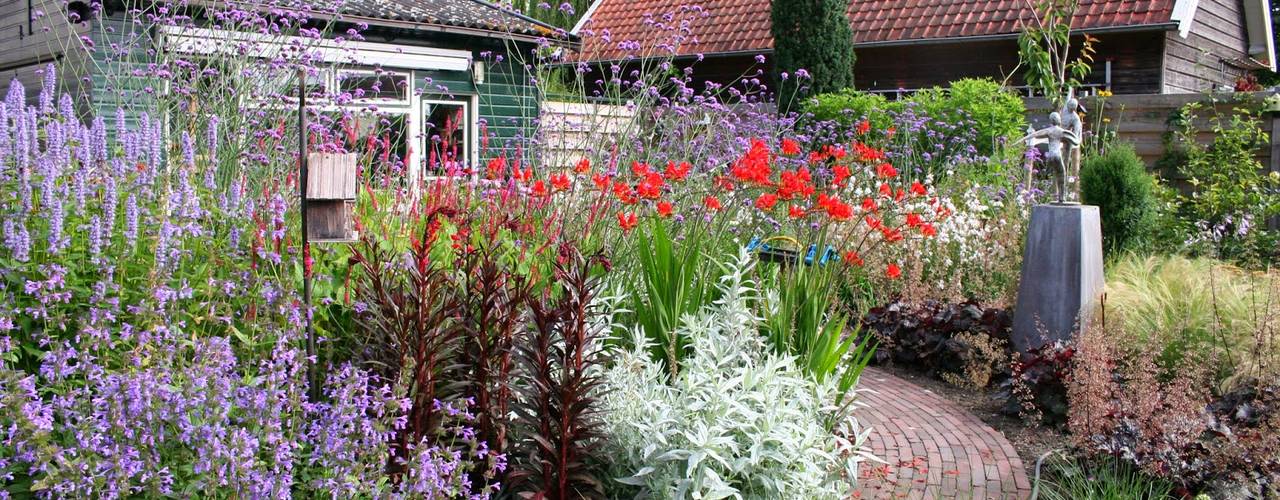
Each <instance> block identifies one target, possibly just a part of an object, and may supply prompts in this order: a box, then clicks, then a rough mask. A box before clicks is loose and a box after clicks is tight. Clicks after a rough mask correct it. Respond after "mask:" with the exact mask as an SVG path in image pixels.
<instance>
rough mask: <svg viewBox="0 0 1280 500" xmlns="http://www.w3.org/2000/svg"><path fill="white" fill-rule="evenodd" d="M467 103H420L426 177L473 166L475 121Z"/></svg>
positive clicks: (466, 101)
mask: <svg viewBox="0 0 1280 500" xmlns="http://www.w3.org/2000/svg"><path fill="white" fill-rule="evenodd" d="M471 111H472V109H471V101H469V100H437V99H423V101H422V114H423V120H422V133H423V137H424V138H425V143H426V144H425V145H426V151H425V155H424V158H423V159H424V160H425V162H426V163H425V165H426V175H427V176H436V175H443V174H447V173H452V174H457V173H461V172H467V171H469V169H470V168H471V166H472V164H473V158H472V146H473V143H474V141H475V131H474V130H473V128H474V127H475V120H473V119H472V116H471Z"/></svg>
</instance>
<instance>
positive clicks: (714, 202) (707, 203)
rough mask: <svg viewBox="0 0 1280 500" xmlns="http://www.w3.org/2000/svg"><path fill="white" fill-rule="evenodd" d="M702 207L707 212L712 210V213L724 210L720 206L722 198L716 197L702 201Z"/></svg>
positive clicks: (708, 196) (708, 197)
mask: <svg viewBox="0 0 1280 500" xmlns="http://www.w3.org/2000/svg"><path fill="white" fill-rule="evenodd" d="M702 206H704V207H706V208H707V210H711V211H716V210H720V209H721V208H723V207H721V206H720V198H716V197H715V196H711V195H707V197H706V198H703V199H702Z"/></svg>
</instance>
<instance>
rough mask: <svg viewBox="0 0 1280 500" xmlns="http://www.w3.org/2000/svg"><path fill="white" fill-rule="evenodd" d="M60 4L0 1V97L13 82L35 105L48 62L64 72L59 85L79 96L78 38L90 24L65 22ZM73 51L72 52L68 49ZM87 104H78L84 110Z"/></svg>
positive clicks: (55, 1) (48, 0) (54, 1)
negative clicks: (18, 84) (15, 82)
mask: <svg viewBox="0 0 1280 500" xmlns="http://www.w3.org/2000/svg"><path fill="white" fill-rule="evenodd" d="M65 16H66V13H65V2H63V1H61V0H0V95H3V93H7V92H8V91H9V84H10V82H11V81H13V80H14V79H17V80H18V81H19V82H21V83H22V86H23V87H24V88H26V89H27V100H28V102H32V103H34V102H35V99H36V95H37V92H38V90H39V89H40V87H41V84H42V81H43V79H44V78H43V76H41V72H42V71H43V70H44V68H45V67H46V66H47V65H48V64H49V63H51V62H56V63H58V65H59V67H60V68H61V67H66V68H67V70H65V71H60V72H59V74H58V79H59V82H58V83H59V85H60V87H61V88H63V89H68V90H70V91H71V93H72V95H75V96H82V95H84V93H83V92H82V90H83V89H82V87H81V80H80V77H81V76H82V74H81V73H80V72H79V71H77V70H78V69H80V68H83V67H84V60H83V51H81V50H79V49H78V47H79V41H78V40H79V38H80V37H81V36H83V35H85V34H87V33H88V32H89V30H90V28H91V26H90V24H89V23H80V24H77V25H71V24H70V23H67V22H66V17H65ZM71 47H75V48H74V49H72V50H68V48H71ZM86 102H87V101H86V100H81V101H80V102H78V103H77V104H79V105H81V106H82V110H83V109H85V108H84V107H83V106H84V105H85V104H86Z"/></svg>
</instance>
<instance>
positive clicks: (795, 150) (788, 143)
mask: <svg viewBox="0 0 1280 500" xmlns="http://www.w3.org/2000/svg"><path fill="white" fill-rule="evenodd" d="M782 154H784V155H787V156H795V155H798V154H800V144H799V143H797V142H796V141H793V140H791V139H782Z"/></svg>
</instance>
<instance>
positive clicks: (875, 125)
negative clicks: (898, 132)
mask: <svg viewBox="0 0 1280 500" xmlns="http://www.w3.org/2000/svg"><path fill="white" fill-rule="evenodd" d="M904 103H905V101H890V100H888V99H885V98H884V96H882V95H880V94H871V93H867V92H862V91H858V90H853V89H844V90H840V91H837V92H831V93H827V94H819V95H816V96H813V98H812V99H809V100H808V102H807V104H806V106H805V112H806V113H809V114H811V115H812V118H813V119H814V120H817V121H833V122H836V123H839V124H840V125H843V126H845V127H853V126H854V125H856V124H858V123H859V122H861V121H862V120H867V121H868V122H870V123H871V128H872V129H873V130H885V129H887V128H889V127H890V126H892V125H893V117H891V116H889V112H890V111H901V110H902V105H903V104H904Z"/></svg>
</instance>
